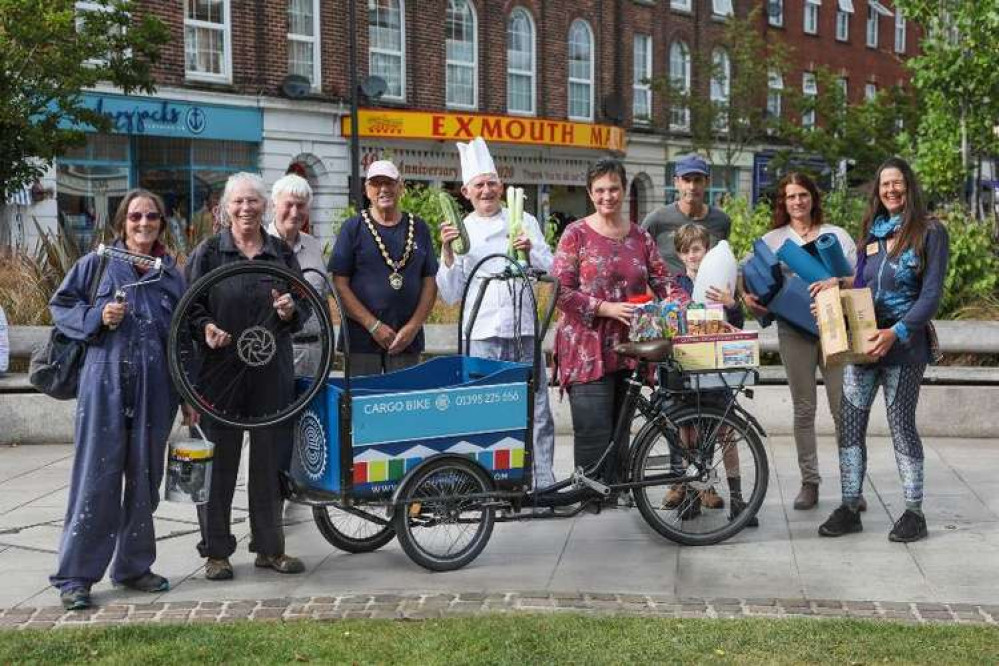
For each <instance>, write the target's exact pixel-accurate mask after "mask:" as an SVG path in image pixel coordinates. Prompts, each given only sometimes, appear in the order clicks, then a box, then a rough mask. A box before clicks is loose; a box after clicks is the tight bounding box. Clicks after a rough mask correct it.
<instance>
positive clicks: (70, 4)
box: [0, 0, 169, 197]
mask: <svg viewBox="0 0 999 666" xmlns="http://www.w3.org/2000/svg"><path fill="white" fill-rule="evenodd" d="M90 4H91V5H92V6H93V9H90V10H87V11H78V10H77V9H76V3H75V2H74V1H73V0H45V1H43V2H37V1H34V0H0V196H3V197H5V196H6V195H7V194H8V193H11V192H14V191H16V190H18V189H20V188H22V187H24V186H25V185H26V184H27V183H30V182H31V181H32V180H34V179H36V178H38V177H39V176H40V175H42V174H43V173H45V170H46V169H47V168H48V166H49V165H50V164H51V163H52V160H53V159H54V158H55V157H57V156H58V155H60V154H61V153H63V152H65V151H66V149H67V148H70V147H73V146H77V145H80V144H81V143H83V141H84V140H85V136H84V133H83V131H82V129H80V128H81V127H83V126H88V125H89V126H90V127H93V128H94V129H97V130H98V131H105V132H106V131H110V129H111V127H110V121H109V120H108V119H107V118H105V117H104V116H102V115H100V114H98V113H96V112H94V111H93V110H92V109H88V108H86V107H85V106H83V102H82V99H81V97H80V93H81V91H83V90H86V89H87V88H91V87H93V86H95V85H97V84H98V83H101V82H107V83H110V84H111V85H113V86H115V87H118V88H120V89H121V90H122V91H124V92H125V93H129V92H132V91H135V90H140V91H143V92H147V93H151V92H153V90H154V86H153V79H152V71H151V68H152V65H153V63H154V62H155V61H156V59H157V58H158V56H159V47H160V46H161V45H162V44H164V43H166V41H167V38H168V37H169V34H168V31H167V29H166V27H165V25H164V24H163V23H162V21H160V20H159V19H157V18H155V17H142V18H138V17H135V16H133V14H132V11H133V3H132V2H130V1H129V0H92V2H91V3H90Z"/></svg>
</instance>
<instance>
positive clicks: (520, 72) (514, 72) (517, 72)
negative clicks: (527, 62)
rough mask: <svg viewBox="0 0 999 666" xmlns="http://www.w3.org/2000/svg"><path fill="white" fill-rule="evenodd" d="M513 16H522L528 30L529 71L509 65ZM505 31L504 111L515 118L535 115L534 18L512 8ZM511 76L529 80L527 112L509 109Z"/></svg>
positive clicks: (535, 54) (522, 10)
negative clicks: (505, 86) (529, 48)
mask: <svg viewBox="0 0 999 666" xmlns="http://www.w3.org/2000/svg"><path fill="white" fill-rule="evenodd" d="M515 14H517V15H522V16H523V17H524V18H525V19H527V27H528V29H529V30H530V46H531V69H529V70H526V69H514V68H513V67H512V66H511V65H510V22H511V21H512V20H513V17H514V15H515ZM506 31H507V38H506V40H507V41H506V49H507V59H506V80H507V91H508V92H507V98H506V106H507V109H506V110H507V113H509V114H511V115H515V116H533V115H536V114H537V109H538V105H537V97H538V94H537V83H536V82H537V79H538V75H537V69H538V45H537V39H538V32H537V28H536V27H535V25H534V17H533V16H532V15H531V12H529V11H527V10H526V9H524V8H523V7H514V8H513V9H511V10H510V15H509V16H507V18H506ZM511 76H522V77H526V78H528V79H529V80H530V82H531V108H530V109H529V110H524V109H513V108H510V95H509V90H510V77H511Z"/></svg>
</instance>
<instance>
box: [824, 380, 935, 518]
mask: <svg viewBox="0 0 999 666" xmlns="http://www.w3.org/2000/svg"><path fill="white" fill-rule="evenodd" d="M925 371H926V366H925V365H880V364H874V365H848V366H846V370H845V371H844V373H843V400H842V403H841V404H840V426H839V473H840V482H841V483H842V486H843V503H844V504H846V505H847V506H856V503H857V501H858V500H859V498H860V494H861V488H862V484H863V482H864V474H865V473H866V472H867V422H868V419H869V418H870V415H871V404H873V402H874V397H875V395H877V392H878V386H883V387H884V394H885V403H887V405H888V427H889V429H890V430H891V439H892V444H893V445H894V447H895V462H896V463H897V464H898V473H899V476H901V477H902V489H903V492H904V494H905V505H906V508H909V509H918V508H920V505H921V504H922V502H923V443H922V441H921V440H920V439H919V433H918V432H916V405H917V404H918V402H919V386H920V382H921V381H922V378H923V372H925Z"/></svg>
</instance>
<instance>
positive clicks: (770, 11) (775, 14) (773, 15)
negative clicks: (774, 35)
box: [763, 0, 784, 28]
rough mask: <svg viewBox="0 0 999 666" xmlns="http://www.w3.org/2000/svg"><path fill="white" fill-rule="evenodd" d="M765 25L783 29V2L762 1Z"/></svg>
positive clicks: (779, 0) (774, 0) (777, 0)
mask: <svg viewBox="0 0 999 666" xmlns="http://www.w3.org/2000/svg"><path fill="white" fill-rule="evenodd" d="M763 5H764V10H765V11H766V13H767V23H769V24H770V25H772V26H774V27H775V28H783V27H784V0H764V3H763Z"/></svg>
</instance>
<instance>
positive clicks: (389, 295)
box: [329, 213, 437, 354]
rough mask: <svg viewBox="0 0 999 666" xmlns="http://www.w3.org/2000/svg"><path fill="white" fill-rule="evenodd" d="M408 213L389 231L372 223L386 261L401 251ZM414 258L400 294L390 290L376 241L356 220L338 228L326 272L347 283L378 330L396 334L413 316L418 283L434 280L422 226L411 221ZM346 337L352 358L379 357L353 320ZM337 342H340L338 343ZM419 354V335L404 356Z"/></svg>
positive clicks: (425, 229)
mask: <svg viewBox="0 0 999 666" xmlns="http://www.w3.org/2000/svg"><path fill="white" fill-rule="evenodd" d="M409 218H410V215H409V214H408V213H407V214H406V215H405V217H404V218H403V220H402V221H401V222H400V223H399V224H397V225H395V226H393V227H383V226H381V225H380V224H378V223H377V222H375V221H374V220H372V222H373V224H374V226H375V229H376V230H377V231H378V234H379V235H380V236H381V239H382V243H384V244H385V249H386V250H387V251H388V254H389V257H391V258H392V259H393V260H397V259H399V258H401V257H402V253H403V252H404V251H405V248H406V236H407V234H408V233H409ZM413 220H414V222H415V225H416V226H415V227H414V229H413V254H412V256H410V258H409V261H407V262H406V265H405V267H403V269H402V271H400V273H401V274H402V279H403V282H402V289H399V290H396V289H393V288H392V287H391V286H389V274H390V273H391V272H392V271H391V269H389V266H388V264H387V263H385V259H384V258H383V257H382V253H381V251H380V250H379V249H378V245H377V244H376V243H375V239H374V238H373V237H372V235H371V231H369V230H368V227H367V225H366V224H364V221H363V220H362V219H361V217H360V216H359V215H358V216H355V217H352V218H350V219H349V220H347V221H346V222H344V223H343V226H342V227H340V233H339V234H337V237H336V243H335V244H334V245H333V256H332V257H330V263H329V271H330V273H332V274H333V275H340V276H343V277H348V278H350V288H351V290H352V291H353V292H354V295H355V296H357V298H358V300H360V301H361V303H362V304H364V307H366V308H367V309H368V310H369V311H370V312H371V314H373V315H374V316H376V317H378V319H380V320H381V321H382V323H383V324H388V325H389V326H391V327H392V328H393V329H395V330H396V331H398V330H399V329H400V328H401V327H402V326H403V325H404V324H405V323H406V322H408V321H409V320H410V318H411V317H412V316H413V312H415V311H416V306H417V304H419V302H420V292H421V291H422V290H423V279H424V278H426V277H431V278H432V277H434V276H435V275H437V256H436V254H435V252H434V244H433V242H432V241H431V237H430V229H429V227H427V223H426V222H424V221H423V220H421V219H420V218H418V217H413ZM347 330H348V332H349V333H350V351H351V352H353V353H366V354H370V353H378V352H382V351H384V350H383V349H382V347H381V346H380V345H379V344H378V343H377V342H375V339H374V338H373V337H371V335H370V334H369V333H368V331H367V330H366V329H365V328H364V327H363V326H361V325H360V324H359V323H357V322H356V321H354V320H353V319H349V318H348V319H347ZM342 341H343V337H342V336H341V338H340V342H341V343H342ZM421 351H423V329H422V328H421V329H420V332H419V333H417V334H416V337H415V338H413V342H412V343H410V345H409V347H407V348H406V349H405V351H404V353H407V354H415V353H418V352H421Z"/></svg>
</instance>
